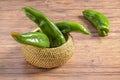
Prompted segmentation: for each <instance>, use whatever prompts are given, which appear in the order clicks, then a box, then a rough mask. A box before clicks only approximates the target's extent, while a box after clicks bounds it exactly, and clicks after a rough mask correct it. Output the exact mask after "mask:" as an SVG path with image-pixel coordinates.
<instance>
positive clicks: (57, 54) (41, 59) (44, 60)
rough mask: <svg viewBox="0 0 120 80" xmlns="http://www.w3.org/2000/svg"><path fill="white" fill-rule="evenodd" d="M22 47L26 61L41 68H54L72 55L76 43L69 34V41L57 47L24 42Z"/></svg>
mask: <svg viewBox="0 0 120 80" xmlns="http://www.w3.org/2000/svg"><path fill="white" fill-rule="evenodd" d="M37 30H38V29H36V30H34V31H37ZM21 49H22V53H23V55H24V57H25V59H26V61H27V62H29V63H31V64H32V65H34V66H37V67H41V68H54V67H58V66H60V65H63V64H64V63H66V62H67V61H68V60H69V59H70V58H71V57H72V54H73V51H74V45H73V39H72V37H71V35H68V40H67V42H66V43H65V44H63V45H61V46H59V47H56V48H39V47H35V46H31V45H25V44H22V45H21Z"/></svg>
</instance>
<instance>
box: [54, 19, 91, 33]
mask: <svg viewBox="0 0 120 80" xmlns="http://www.w3.org/2000/svg"><path fill="white" fill-rule="evenodd" d="M55 25H56V26H57V27H58V28H59V29H60V30H61V31H62V33H64V34H67V33H70V32H81V33H83V34H87V35H88V34H90V32H88V31H87V30H86V29H85V28H84V27H83V26H82V25H80V24H79V23H77V22H73V21H63V22H57V23H55Z"/></svg>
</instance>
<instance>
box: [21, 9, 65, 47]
mask: <svg viewBox="0 0 120 80" xmlns="http://www.w3.org/2000/svg"><path fill="white" fill-rule="evenodd" d="M23 9H24V11H25V13H26V16H27V17H28V18H29V19H31V20H32V21H34V22H35V23H36V24H37V25H38V26H39V27H40V29H41V30H42V32H43V33H45V34H46V35H47V36H48V38H49V40H50V43H51V45H50V46H51V47H57V46H60V45H62V44H64V43H65V42H66V40H65V37H64V35H63V34H62V32H60V30H59V29H58V28H57V26H56V25H55V24H54V23H52V21H51V20H50V19H49V18H48V17H47V16H46V15H44V14H43V13H42V12H40V11H38V10H36V9H33V8H31V7H24V8H23Z"/></svg>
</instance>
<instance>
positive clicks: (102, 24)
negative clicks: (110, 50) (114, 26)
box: [83, 10, 110, 36]
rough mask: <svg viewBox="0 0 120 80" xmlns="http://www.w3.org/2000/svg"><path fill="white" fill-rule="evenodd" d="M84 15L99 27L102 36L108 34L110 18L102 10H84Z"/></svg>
mask: <svg viewBox="0 0 120 80" xmlns="http://www.w3.org/2000/svg"><path fill="white" fill-rule="evenodd" d="M83 15H84V17H85V18H86V19H88V20H89V21H90V22H91V23H92V24H93V25H94V26H95V27H96V29H97V31H98V34H99V35H100V36H107V35H108V32H109V30H110V27H109V21H108V19H107V18H106V17H105V16H104V15H103V14H102V13H100V12H97V11H95V10H84V11H83Z"/></svg>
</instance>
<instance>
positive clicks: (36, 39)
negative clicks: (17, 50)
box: [11, 32, 50, 48]
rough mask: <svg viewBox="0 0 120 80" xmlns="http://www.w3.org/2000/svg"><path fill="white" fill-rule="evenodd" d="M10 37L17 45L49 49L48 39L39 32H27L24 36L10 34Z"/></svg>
mask: <svg viewBox="0 0 120 80" xmlns="http://www.w3.org/2000/svg"><path fill="white" fill-rule="evenodd" d="M11 36H12V37H13V38H14V39H15V40H16V41H17V42H19V43H22V44H28V45H32V46H37V47H41V48H49V47H50V42H49V39H48V37H47V36H46V35H45V34H44V33H41V32H29V33H25V34H19V33H16V32H12V33H11Z"/></svg>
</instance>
